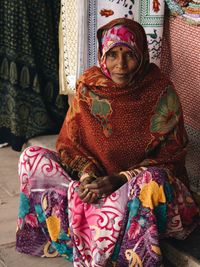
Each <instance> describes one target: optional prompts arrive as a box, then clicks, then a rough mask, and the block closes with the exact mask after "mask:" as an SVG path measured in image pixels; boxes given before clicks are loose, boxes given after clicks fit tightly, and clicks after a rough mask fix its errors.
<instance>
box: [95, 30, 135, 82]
mask: <svg viewBox="0 0 200 267" xmlns="http://www.w3.org/2000/svg"><path fill="white" fill-rule="evenodd" d="M101 43H102V47H101V49H102V56H101V62H100V65H101V69H102V71H103V73H104V74H105V75H106V76H108V77H109V78H111V76H110V73H109V70H108V69H107V66H106V53H107V52H108V51H109V50H110V49H112V48H113V47H115V46H119V45H125V46H126V47H128V48H129V49H130V50H131V51H133V52H134V43H135V37H134V34H133V33H132V32H131V31H130V30H129V29H128V28H127V27H126V26H125V25H116V26H114V27H112V28H111V29H108V30H105V31H104V32H103V34H102V40H101ZM135 56H136V58H137V59H138V57H137V55H135Z"/></svg>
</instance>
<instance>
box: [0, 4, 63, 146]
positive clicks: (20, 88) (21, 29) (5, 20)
mask: <svg viewBox="0 0 200 267" xmlns="http://www.w3.org/2000/svg"><path fill="white" fill-rule="evenodd" d="M59 12H60V6H59V1H57V0H52V1H40V0H34V1H26V0H20V1H16V0H12V1H10V0H1V1H0V143H4V142H8V143H9V144H10V145H11V146H12V148H13V149H15V150H21V148H22V145H23V143H24V142H25V141H26V140H27V139H29V138H31V137H34V136H37V135H42V134H54V133H57V132H58V131H59V130H60V127H61V124H62V122H63V119H64V116H65V113H66V109H67V98H66V97H64V96H60V95H59V94H58V93H59V89H58V87H59V86H58V21H59Z"/></svg>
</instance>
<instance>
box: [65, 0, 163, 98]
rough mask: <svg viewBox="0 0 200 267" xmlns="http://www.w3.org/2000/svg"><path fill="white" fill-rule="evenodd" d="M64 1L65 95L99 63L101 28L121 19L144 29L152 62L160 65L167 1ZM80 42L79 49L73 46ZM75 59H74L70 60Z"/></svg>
mask: <svg viewBox="0 0 200 267" xmlns="http://www.w3.org/2000/svg"><path fill="white" fill-rule="evenodd" d="M61 2H62V6H61V9H62V12H61V16H62V20H61V23H62V32H61V35H63V39H64V48H63V50H64V57H63V60H64V64H63V66H64V70H62V69H61V71H63V72H64V73H65V75H66V79H65V80H66V81H67V83H68V88H64V86H63V88H61V91H60V93H61V94H65V93H66V94H67V93H70V90H71V89H73V86H72V83H71V82H72V81H75V80H76V78H78V77H79V75H80V74H81V73H82V72H83V70H84V69H86V68H88V67H90V66H93V65H96V64H97V39H96V32H97V29H98V28H99V27H100V26H102V25H103V24H105V23H107V22H109V21H110V20H112V19H115V18H118V17H128V18H132V19H134V20H136V21H138V22H140V23H141V24H142V25H143V26H144V28H145V31H146V33H147V39H148V45H149V51H150V58H151V62H154V63H156V64H157V65H160V55H161V43H162V33H163V20H164V7H165V3H164V0H146V1H143V0H137V1H134V0H82V1H77V0H75V1H74V0H62V1H61ZM67 6H68V9H67V8H66V7H67ZM76 7H77V8H76ZM69 10H70V11H69ZM66 14H68V15H66ZM77 14H78V16H77ZM70 18H73V19H70ZM74 27H76V28H77V34H78V37H77V36H75V35H74V33H72V31H71V30H70V29H72V28H74ZM76 39H78V47H76V46H74V45H73V43H75V40H76ZM69 51H70V52H69ZM75 52H77V56H75ZM72 57H73V60H70V58H72ZM76 58H77V62H76V66H75V65H74V62H75V59H76ZM60 67H62V62H61V64H60ZM75 70H76V71H75ZM62 77H63V75H62ZM73 77H74V78H73ZM74 87H75V83H74Z"/></svg>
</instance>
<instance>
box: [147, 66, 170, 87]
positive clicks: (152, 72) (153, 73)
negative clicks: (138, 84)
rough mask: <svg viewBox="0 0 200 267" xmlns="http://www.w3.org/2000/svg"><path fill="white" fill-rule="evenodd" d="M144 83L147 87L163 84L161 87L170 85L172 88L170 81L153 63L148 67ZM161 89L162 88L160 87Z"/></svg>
mask: <svg viewBox="0 0 200 267" xmlns="http://www.w3.org/2000/svg"><path fill="white" fill-rule="evenodd" d="M144 82H145V83H147V84H149V85H156V84H160V85H161V84H163V86H164V87H165V86H168V85H171V86H173V83H172V81H171V80H170V78H169V77H167V76H166V75H165V74H164V73H162V72H161V69H160V68H159V67H158V66H157V65H156V64H154V63H151V64H150V65H149V69H148V71H147V74H146V76H145V78H144ZM161 87H162V86H161Z"/></svg>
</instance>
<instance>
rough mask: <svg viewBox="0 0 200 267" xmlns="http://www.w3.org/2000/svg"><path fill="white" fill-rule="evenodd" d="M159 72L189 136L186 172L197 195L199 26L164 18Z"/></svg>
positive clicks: (199, 177) (199, 180)
mask: <svg viewBox="0 0 200 267" xmlns="http://www.w3.org/2000/svg"><path fill="white" fill-rule="evenodd" d="M163 36H164V38H163V47H162V58H161V69H162V71H163V72H165V74H166V75H168V76H169V77H170V78H171V79H172V81H173V82H174V85H175V87H176V89H177V91H178V93H179V96H180V98H181V101H182V104H183V110H184V114H185V123H186V127H187V131H188V134H189V139H190V144H189V146H188V156H187V161H186V164H187V169H188V173H189V176H190V182H191V189H192V190H193V191H198V192H200V87H199V85H200V53H199V51H200V27H197V26H193V25H190V24H188V23H186V22H185V21H184V20H182V19H181V18H180V17H177V18H174V17H169V16H165V26H164V34H163Z"/></svg>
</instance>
